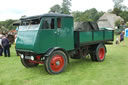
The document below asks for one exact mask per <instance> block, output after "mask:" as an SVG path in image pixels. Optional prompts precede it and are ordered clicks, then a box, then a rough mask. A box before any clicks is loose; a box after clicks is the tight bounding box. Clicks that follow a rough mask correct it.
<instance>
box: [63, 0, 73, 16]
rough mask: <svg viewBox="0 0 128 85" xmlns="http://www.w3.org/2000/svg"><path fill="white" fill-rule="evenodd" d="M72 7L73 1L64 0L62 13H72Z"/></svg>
mask: <svg viewBox="0 0 128 85" xmlns="http://www.w3.org/2000/svg"><path fill="white" fill-rule="evenodd" d="M70 6H71V0H63V3H62V13H64V14H70V11H71V9H70Z"/></svg>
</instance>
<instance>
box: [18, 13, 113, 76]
mask: <svg viewBox="0 0 128 85" xmlns="http://www.w3.org/2000/svg"><path fill="white" fill-rule="evenodd" d="M20 20H21V24H20V26H19V31H18V36H17V41H16V51H17V52H18V53H19V54H20V58H21V63H22V64H23V65H24V66H25V67H27V68H29V67H35V66H38V64H44V67H45V69H46V71H47V72H48V73H50V74H58V73H61V72H63V71H64V70H65V68H66V66H67V64H68V62H69V58H72V59H80V58H81V59H83V58H84V57H85V56H87V55H90V56H91V59H92V61H97V62H101V61H104V59H105V55H106V52H107V49H106V47H105V44H107V43H108V42H110V41H113V39H114V32H113V30H99V29H98V26H97V24H95V23H92V22H77V23H75V25H74V21H73V17H72V16H71V15H66V14H54V13H49V14H43V15H39V16H32V17H24V18H21V19H20Z"/></svg>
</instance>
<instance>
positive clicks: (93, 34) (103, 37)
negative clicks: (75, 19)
mask: <svg viewBox="0 0 128 85" xmlns="http://www.w3.org/2000/svg"><path fill="white" fill-rule="evenodd" d="M113 34H114V31H113V30H96V31H90V32H85V31H74V42H75V47H76V46H81V45H85V44H86V45H90V44H95V43H99V42H104V43H107V42H108V41H113V39H114V35H113Z"/></svg>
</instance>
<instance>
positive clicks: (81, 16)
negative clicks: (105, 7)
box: [72, 8, 104, 22]
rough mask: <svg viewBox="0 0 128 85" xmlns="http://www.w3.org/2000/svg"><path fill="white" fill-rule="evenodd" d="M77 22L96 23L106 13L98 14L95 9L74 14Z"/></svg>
mask: <svg viewBox="0 0 128 85" xmlns="http://www.w3.org/2000/svg"><path fill="white" fill-rule="evenodd" d="M72 14H73V16H74V20H75V21H94V22H96V21H97V20H98V19H99V18H100V17H101V16H102V15H103V14H104V12H98V11H97V10H96V9H95V8H92V9H89V10H86V11H84V12H79V11H76V12H73V13H72Z"/></svg>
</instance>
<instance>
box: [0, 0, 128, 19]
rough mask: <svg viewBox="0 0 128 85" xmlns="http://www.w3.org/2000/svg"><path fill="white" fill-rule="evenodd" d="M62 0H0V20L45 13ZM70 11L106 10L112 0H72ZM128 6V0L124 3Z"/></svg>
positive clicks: (111, 5) (111, 6)
mask: <svg viewBox="0 0 128 85" xmlns="http://www.w3.org/2000/svg"><path fill="white" fill-rule="evenodd" d="M62 1H63V0H1V1H0V21H3V20H6V19H19V18H20V17H21V16H23V15H26V16H33V15H40V14H44V13H47V12H48V11H49V9H50V7H52V6H53V5H55V4H59V5H61V4H62ZM71 3H72V6H71V10H72V11H77V10H78V11H85V10H87V9H90V8H96V9H97V10H98V11H105V12H106V11H107V10H108V9H112V8H113V5H114V4H113V2H112V0H72V1H71ZM123 4H125V5H126V6H128V0H124V3H123Z"/></svg>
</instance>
